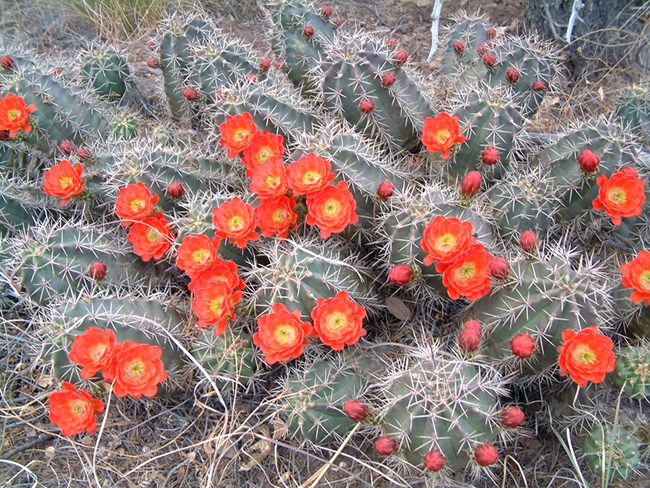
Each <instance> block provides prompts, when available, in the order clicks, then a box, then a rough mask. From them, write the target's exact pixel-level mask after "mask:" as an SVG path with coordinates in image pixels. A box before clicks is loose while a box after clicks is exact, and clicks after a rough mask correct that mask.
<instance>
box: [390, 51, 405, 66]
mask: <svg viewBox="0 0 650 488" xmlns="http://www.w3.org/2000/svg"><path fill="white" fill-rule="evenodd" d="M408 58H409V55H408V53H407V52H406V51H397V52H396V53H395V57H394V58H393V64H394V65H395V66H401V65H403V64H404V63H406V60H407V59H408Z"/></svg>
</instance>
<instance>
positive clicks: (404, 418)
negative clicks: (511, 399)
mask: <svg viewBox="0 0 650 488" xmlns="http://www.w3.org/2000/svg"><path fill="white" fill-rule="evenodd" d="M371 391H376V394H377V395H378V397H379V399H380V402H381V409H380V412H379V413H378V416H379V419H380V420H379V422H380V425H381V427H382V432H383V434H384V435H387V436H389V437H391V438H393V439H395V440H396V441H397V442H398V445H399V449H398V454H399V456H400V459H404V460H405V461H406V462H407V463H410V464H411V465H413V466H416V467H420V468H422V465H423V461H424V456H425V455H426V454H427V453H428V452H430V451H432V450H438V451H440V452H441V453H442V454H443V455H444V456H445V458H446V459H445V464H444V465H445V467H446V468H447V469H449V470H453V471H457V470H461V471H462V470H464V469H465V468H466V467H467V466H468V465H469V464H471V460H472V459H473V458H474V451H475V449H476V448H477V447H478V446H479V445H481V444H485V443H492V442H493V441H495V440H496V439H497V438H498V437H503V438H504V439H505V438H507V437H508V432H507V430H506V429H505V428H504V427H503V426H502V424H501V422H500V421H499V418H500V417H499V413H500V411H501V405H500V401H499V398H500V397H501V396H503V395H505V394H506V393H507V390H506V388H505V383H504V381H503V380H502V379H501V377H500V375H499V374H498V373H497V372H496V371H495V370H494V369H491V368H489V367H486V366H485V365H483V364H481V363H480V362H475V361H470V360H466V359H461V358H459V357H455V356H453V355H451V354H448V353H446V352H444V351H443V350H442V349H441V347H440V346H439V345H438V344H436V343H430V344H420V345H419V346H418V347H417V348H416V349H414V350H413V351H412V352H410V353H409V354H408V355H407V356H406V357H404V358H402V359H401V360H399V361H396V362H393V363H392V364H390V365H389V366H388V371H387V373H386V374H385V375H382V376H381V377H380V378H378V379H377V383H376V384H373V386H372V389H371Z"/></svg>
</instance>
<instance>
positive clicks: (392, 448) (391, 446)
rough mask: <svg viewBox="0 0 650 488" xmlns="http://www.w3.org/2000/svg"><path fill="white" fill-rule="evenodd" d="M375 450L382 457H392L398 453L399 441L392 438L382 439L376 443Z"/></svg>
mask: <svg viewBox="0 0 650 488" xmlns="http://www.w3.org/2000/svg"><path fill="white" fill-rule="evenodd" d="M375 449H376V451H377V452H378V453H379V454H381V455H382V456H390V455H391V454H393V453H394V452H397V441H396V440H395V439H392V438H391V437H388V436H384V437H380V438H379V439H377V440H376V441H375Z"/></svg>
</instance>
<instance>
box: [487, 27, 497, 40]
mask: <svg viewBox="0 0 650 488" xmlns="http://www.w3.org/2000/svg"><path fill="white" fill-rule="evenodd" d="M496 35H497V30H496V29H495V28H494V27H490V28H489V29H488V30H486V31H485V38H486V39H494V38H495V37H496Z"/></svg>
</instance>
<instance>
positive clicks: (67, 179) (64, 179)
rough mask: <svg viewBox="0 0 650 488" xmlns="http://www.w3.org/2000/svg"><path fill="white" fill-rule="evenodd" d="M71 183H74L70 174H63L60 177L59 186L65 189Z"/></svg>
mask: <svg viewBox="0 0 650 488" xmlns="http://www.w3.org/2000/svg"><path fill="white" fill-rule="evenodd" d="M70 185H72V178H70V177H69V176H62V177H61V178H59V186H60V187H61V188H62V189H63V190H65V189H66V188H67V187H69V186H70Z"/></svg>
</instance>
